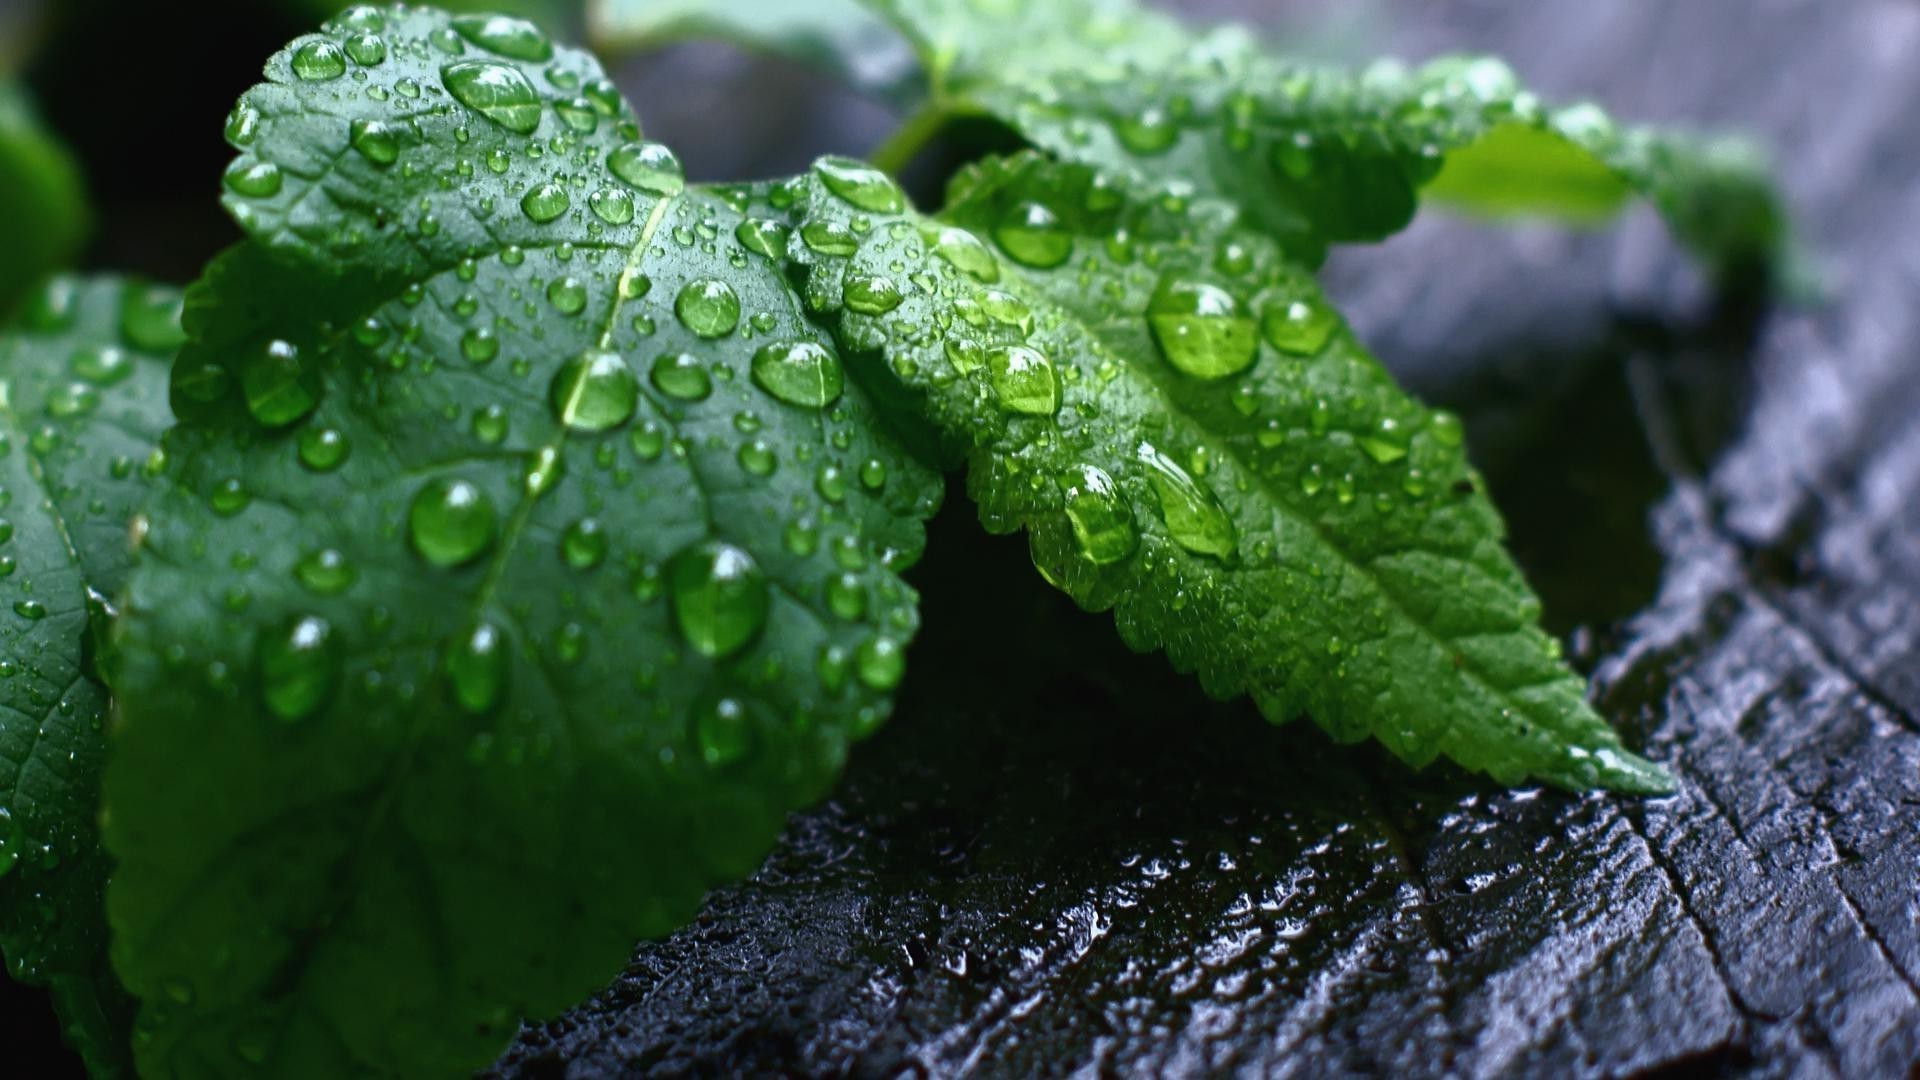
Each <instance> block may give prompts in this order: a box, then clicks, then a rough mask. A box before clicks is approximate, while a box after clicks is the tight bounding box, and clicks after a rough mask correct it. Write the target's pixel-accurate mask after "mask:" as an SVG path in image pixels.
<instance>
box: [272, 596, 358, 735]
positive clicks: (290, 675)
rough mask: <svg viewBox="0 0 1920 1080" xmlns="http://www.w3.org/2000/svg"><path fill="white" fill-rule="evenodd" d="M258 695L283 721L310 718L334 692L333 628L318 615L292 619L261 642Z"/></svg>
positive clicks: (336, 663) (336, 661)
mask: <svg viewBox="0 0 1920 1080" xmlns="http://www.w3.org/2000/svg"><path fill="white" fill-rule="evenodd" d="M258 659H259V663H260V694H261V696H262V697H263V698H265V699H266V702H267V708H269V709H271V710H273V713H274V715H275V716H278V717H280V719H282V720H301V719H304V718H306V717H308V716H311V715H313V713H314V711H315V710H317V709H319V708H320V706H321V705H323V704H325V703H326V700H327V697H328V696H329V695H331V694H332V693H333V685H334V682H335V681H336V680H337V678H338V676H339V669H340V657H339V654H338V650H336V649H335V647H334V641H333V627H332V626H330V625H328V623H327V620H325V619H322V618H320V617H319V616H317V615H308V616H305V617H303V618H299V619H295V620H294V621H293V622H292V623H290V624H288V625H287V626H285V627H283V628H281V629H280V630H278V631H276V632H273V633H271V634H269V635H268V636H266V637H264V638H262V639H261V641H260V647H259V653H258Z"/></svg>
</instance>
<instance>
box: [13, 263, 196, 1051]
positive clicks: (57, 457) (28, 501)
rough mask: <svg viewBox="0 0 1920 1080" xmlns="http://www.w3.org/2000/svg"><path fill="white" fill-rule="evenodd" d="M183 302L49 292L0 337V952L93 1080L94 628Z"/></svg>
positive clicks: (100, 930) (120, 558) (122, 291)
mask: <svg viewBox="0 0 1920 1080" xmlns="http://www.w3.org/2000/svg"><path fill="white" fill-rule="evenodd" d="M179 306H180V295H179V293H178V292H177V291H175V290H171V289H160V288H154V287H151V286H146V285H141V284H138V283H134V282H123V281H120V280H118V279H113V278H98V279H92V280H77V279H71V278H55V279H53V280H52V281H50V282H48V283H47V284H46V285H45V286H44V287H43V289H42V290H41V291H40V293H39V294H38V295H37V296H36V297H35V298H34V300H33V301H32V302H31V303H30V304H29V305H28V308H27V311H26V312H25V314H24V315H23V316H22V318H21V320H20V322H19V323H18V324H17V325H16V326H14V327H13V328H12V329H11V330H10V331H8V333H7V334H6V335H5V336H4V337H0V507H3V508H4V514H3V516H0V953H4V954H5V957H6V961H7V970H8V972H9V973H11V974H12V976H13V977H14V978H15V979H18V980H19V981H21V982H23V983H28V984H31V985H34V986H44V987H47V988H48V989H49V990H50V991H51V992H52V994H53V999H54V1005H55V1008H56V1009H57V1011H58V1012H59V1015H60V1020H61V1024H62V1026H63V1027H64V1029H65V1031H66V1035H67V1041H68V1042H69V1043H71V1044H72V1045H73V1047H74V1048H75V1049H76V1050H78V1051H79V1052H80V1054H81V1056H82V1057H83V1058H84V1059H85V1061H86V1063H87V1067H88V1069H89V1071H91V1072H92V1073H93V1075H95V1076H117V1075H123V1074H125V1073H126V1072H128V1071H129V1068H128V1066H129V1061H128V1046H127V1032H128V1028H129V1026H130V1020H131V1018H132V1015H133V1002H132V1001H131V999H129V998H128V997H127V995H126V993H125V991H123V990H121V989H120V984H119V983H118V982H117V981H116V980H115V979H114V977H113V972H112V970H111V968H110V967H109V965H108V962H107V932H106V917H105V916H106V913H105V910H104V908H103V907H102V906H101V890H102V888H103V887H104V885H105V884H106V878H107V867H108V864H107V859H106V856H105V855H104V854H103V853H102V852H101V850H100V843H99V837H98V833H97V829H96V826H95V821H94V819H95V814H96V810H97V807H98V803H99V791H100V769H101V763H102V761H101V759H102V757H103V756H104V751H105V739H104V737H103V736H102V734H101V728H102V725H103V722H104V721H105V719H106V715H107V708H108V702H107V691H106V688H105V686H104V685H102V682H101V679H100V675H99V672H98V670H97V664H98V661H99V658H98V656H97V654H96V652H95V649H94V642H93V640H92V636H91V632H90V624H91V622H92V620H93V619H95V618H97V617H99V616H100V615H101V614H102V613H103V611H104V607H103V605H104V603H105V599H104V598H105V597H107V596H110V595H111V594H112V593H114V592H115V591H117V590H118V589H119V588H120V586H121V584H122V583H123V582H124V581H125V579H126V573H127V564H128V561H129V555H130V544H129V542H128V533H127V524H128V522H129V521H131V520H132V519H133V513H134V509H135V507H136V506H137V505H138V504H139V502H140V501H141V499H142V498H143V497H144V496H145V494H146V491H147V486H148V485H147V483H146V470H147V464H148V458H149V455H150V454H151V453H152V452H153V451H154V449H155V448H156V447H157V446H158V444H159V437H160V431H161V430H162V429H163V428H164V427H165V426H166V424H167V421H168V419H169V418H168V415H167V410H166V395H165V389H164V388H165V384H166V371H167V369H166V366H165V364H164V362H163V361H164V360H165V359H166V358H167V357H168V356H170V355H171V353H172V352H173V349H174V348H175V347H176V346H177V345H178V344H179Z"/></svg>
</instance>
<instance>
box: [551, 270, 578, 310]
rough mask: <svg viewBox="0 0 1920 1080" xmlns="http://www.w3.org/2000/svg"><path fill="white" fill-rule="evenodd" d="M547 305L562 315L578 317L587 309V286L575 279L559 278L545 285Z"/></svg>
mask: <svg viewBox="0 0 1920 1080" xmlns="http://www.w3.org/2000/svg"><path fill="white" fill-rule="evenodd" d="M547 303H549V304H552V305H553V310H555V311H557V312H559V313H560V314H562V315H578V314H580V313H581V312H582V311H585V310H586V309H587V286H586V283H585V282H582V281H581V280H580V279H579V278H576V277H559V278H554V279H553V281H551V282H549V283H548V285H547Z"/></svg>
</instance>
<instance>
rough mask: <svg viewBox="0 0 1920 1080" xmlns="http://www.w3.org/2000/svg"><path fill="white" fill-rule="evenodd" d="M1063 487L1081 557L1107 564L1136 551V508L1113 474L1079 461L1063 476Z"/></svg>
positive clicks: (1137, 538) (1061, 483) (1138, 537)
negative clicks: (1131, 505)
mask: <svg viewBox="0 0 1920 1080" xmlns="http://www.w3.org/2000/svg"><path fill="white" fill-rule="evenodd" d="M1060 489H1061V493H1062V494H1063V495H1064V496H1065V499H1066V509H1067V522H1068V524H1070V525H1071V526H1072V527H1073V541H1074V544H1075V545H1076V546H1077V547H1079V549H1080V557H1081V558H1083V559H1086V560H1087V561H1088V562H1090V563H1093V564H1094V565H1096V566H1105V565H1107V564H1108V563H1116V562H1119V561H1120V560H1122V559H1124V558H1126V557H1127V556H1129V555H1132V554H1133V551H1134V548H1136V547H1137V546H1139V543H1140V535H1139V533H1137V532H1135V531H1134V527H1133V508H1132V507H1130V506H1129V505H1127V499H1126V496H1125V495H1123V494H1122V493H1121V492H1120V488H1119V485H1117V484H1115V483H1114V482H1113V477H1111V476H1109V475H1107V473H1106V471H1105V470H1103V469H1100V468H1098V467H1096V466H1093V465H1076V466H1074V467H1072V468H1070V469H1068V470H1067V471H1066V472H1065V473H1064V474H1063V475H1062V476H1061V478H1060Z"/></svg>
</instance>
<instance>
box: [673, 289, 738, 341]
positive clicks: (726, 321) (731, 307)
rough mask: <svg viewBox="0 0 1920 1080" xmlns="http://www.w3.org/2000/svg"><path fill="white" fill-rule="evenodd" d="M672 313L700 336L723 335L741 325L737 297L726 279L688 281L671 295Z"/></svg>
mask: <svg viewBox="0 0 1920 1080" xmlns="http://www.w3.org/2000/svg"><path fill="white" fill-rule="evenodd" d="M673 313H674V314H675V315H677V316H679V318H680V322H681V324H682V325H684V326H685V327H686V328H687V329H688V330H691V331H693V332H694V333H695V334H696V335H698V336H700V337H703V338H720V337H726V336H727V335H728V334H731V333H733V328H734V327H736V326H738V325H740V298H739V297H738V296H736V295H735V294H734V291H733V286H731V285H728V284H727V283H726V282H724V281H721V280H719V279H717V278H700V279H697V280H695V281H690V282H688V283H687V284H686V285H685V286H684V287H683V288H681V290H680V295H679V296H676V297H674V299H673Z"/></svg>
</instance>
